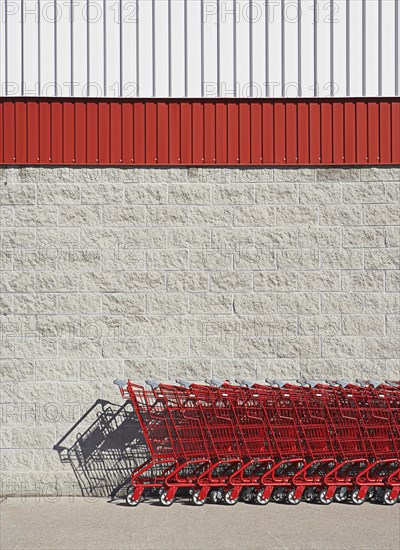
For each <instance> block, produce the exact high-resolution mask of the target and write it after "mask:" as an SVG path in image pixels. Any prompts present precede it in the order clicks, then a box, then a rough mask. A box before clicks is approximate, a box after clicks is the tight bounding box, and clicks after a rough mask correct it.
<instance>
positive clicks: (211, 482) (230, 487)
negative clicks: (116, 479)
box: [116, 380, 400, 506]
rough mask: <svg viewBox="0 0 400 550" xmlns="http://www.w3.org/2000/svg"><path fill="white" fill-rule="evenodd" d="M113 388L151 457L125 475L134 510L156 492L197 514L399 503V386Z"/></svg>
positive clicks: (278, 383) (219, 383) (342, 383)
mask: <svg viewBox="0 0 400 550" xmlns="http://www.w3.org/2000/svg"><path fill="white" fill-rule="evenodd" d="M116 383H118V385H119V387H120V391H121V394H122V396H123V397H125V398H129V399H131V401H132V403H133V406H134V409H135V411H136V413H137V416H138V419H139V422H140V425H141V428H142V430H143V434H144V437H145V439H146V442H147V444H148V447H149V451H150V455H151V456H150V459H149V460H148V461H147V462H145V463H144V464H143V465H141V466H140V467H138V468H136V469H135V470H134V471H133V473H132V478H131V483H132V488H131V490H130V492H129V494H128V496H127V502H128V503H129V504H130V505H132V506H135V505H137V504H138V503H139V502H140V500H141V499H142V498H143V496H144V494H145V492H146V494H152V492H154V491H156V492H158V494H159V498H160V502H161V503H162V504H163V505H165V506H169V505H171V504H172V503H173V502H174V500H175V498H176V495H177V493H178V491H180V490H182V493H183V492H185V493H188V494H190V495H191V498H192V501H193V503H194V504H197V505H202V504H204V502H205V501H206V499H207V498H209V500H211V501H212V502H218V501H221V500H223V501H224V502H225V503H226V504H235V503H236V502H237V501H238V499H239V497H240V496H241V497H242V499H243V500H245V501H251V500H255V501H256V502H257V503H259V504H266V503H267V502H269V501H270V500H271V499H272V500H275V501H282V500H286V501H287V502H289V503H291V504H297V503H299V502H300V501H301V499H302V498H304V499H305V500H308V501H311V500H313V499H315V498H318V500H319V502H321V503H323V504H329V503H330V502H332V501H333V500H334V499H335V500H336V501H339V502H340V501H343V500H345V499H347V498H350V499H351V501H352V502H353V503H355V504H361V503H362V502H364V501H365V499H366V498H367V497H368V496H371V495H374V496H378V497H380V498H381V500H382V501H383V502H385V503H387V504H393V503H394V502H396V501H397V500H398V496H399V493H400V484H399V478H400V452H399V445H400V443H399V419H400V414H399V411H400V385H399V384H398V383H392V382H379V383H372V382H367V383H357V384H350V383H348V382H345V381H339V382H329V383H328V382H319V383H318V382H313V381H299V382H298V383H296V384H294V383H287V382H283V381H282V382H281V381H273V382H268V381H267V382H266V383H265V384H253V383H251V382H248V381H239V382H238V383H237V384H231V383H230V382H229V381H211V382H210V383H208V384H207V385H204V384H192V383H190V382H186V381H183V380H180V381H178V383H177V384H174V385H172V384H160V383H158V382H155V381H148V384H149V385H150V387H151V389H150V390H145V389H144V388H143V387H142V386H139V385H136V384H133V383H132V382H130V381H128V382H127V383H125V382H121V381H116Z"/></svg>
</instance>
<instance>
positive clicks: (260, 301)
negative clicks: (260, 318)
mask: <svg viewBox="0 0 400 550" xmlns="http://www.w3.org/2000/svg"><path fill="white" fill-rule="evenodd" d="M233 309H234V312H235V313H236V314H237V315H265V314H268V313H275V312H276V311H277V297H276V295H275V294H261V293H257V294H238V295H236V296H235V298H234V302H233Z"/></svg>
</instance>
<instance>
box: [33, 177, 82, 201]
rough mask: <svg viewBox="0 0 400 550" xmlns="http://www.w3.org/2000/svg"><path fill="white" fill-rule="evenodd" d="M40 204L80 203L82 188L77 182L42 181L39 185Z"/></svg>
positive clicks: (38, 196)
mask: <svg viewBox="0 0 400 550" xmlns="http://www.w3.org/2000/svg"><path fill="white" fill-rule="evenodd" d="M37 202H38V204H52V205H58V204H79V203H80V202H81V188H80V186H79V185H76V184H65V183H61V182H60V183H40V184H39V185H38V187H37Z"/></svg>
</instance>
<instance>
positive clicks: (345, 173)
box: [316, 168, 360, 181]
mask: <svg viewBox="0 0 400 550" xmlns="http://www.w3.org/2000/svg"><path fill="white" fill-rule="evenodd" d="M316 172H317V174H316V176H317V181H360V169H359V168H317V170H316Z"/></svg>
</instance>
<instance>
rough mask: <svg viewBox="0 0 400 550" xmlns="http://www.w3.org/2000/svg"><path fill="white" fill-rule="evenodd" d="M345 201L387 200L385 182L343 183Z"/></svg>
mask: <svg viewBox="0 0 400 550" xmlns="http://www.w3.org/2000/svg"><path fill="white" fill-rule="evenodd" d="M343 202H347V203H356V204H361V203H379V202H382V203H383V202H386V187H385V184H384V183H377V182H374V183H361V182H360V183H343Z"/></svg>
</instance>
